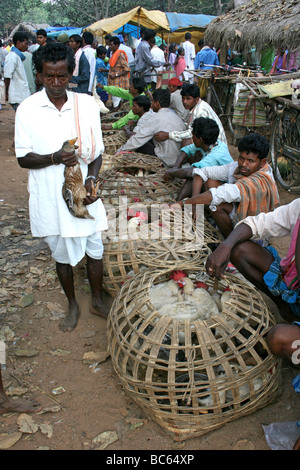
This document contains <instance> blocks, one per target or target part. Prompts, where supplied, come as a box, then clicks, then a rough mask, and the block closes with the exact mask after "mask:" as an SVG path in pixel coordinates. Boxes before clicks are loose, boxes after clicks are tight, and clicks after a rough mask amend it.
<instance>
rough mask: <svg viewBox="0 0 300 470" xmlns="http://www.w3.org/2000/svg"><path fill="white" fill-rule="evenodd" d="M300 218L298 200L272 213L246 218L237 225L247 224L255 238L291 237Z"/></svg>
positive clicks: (299, 203)
mask: <svg viewBox="0 0 300 470" xmlns="http://www.w3.org/2000/svg"><path fill="white" fill-rule="evenodd" d="M299 217H300V198H297V199H295V200H294V201H292V202H290V203H289V204H285V205H284V206H280V207H277V209H275V210H274V211H272V212H268V213H266V214H265V213H264V212H262V213H261V214H259V215H256V216H249V217H246V218H245V219H243V220H242V221H240V222H239V223H238V224H237V225H239V224H241V223H243V224H247V225H248V226H249V227H250V228H251V230H252V237H253V238H262V239H265V238H270V237H285V236H287V235H291V233H292V231H293V229H294V227H295V225H296V222H297V221H298V219H299Z"/></svg>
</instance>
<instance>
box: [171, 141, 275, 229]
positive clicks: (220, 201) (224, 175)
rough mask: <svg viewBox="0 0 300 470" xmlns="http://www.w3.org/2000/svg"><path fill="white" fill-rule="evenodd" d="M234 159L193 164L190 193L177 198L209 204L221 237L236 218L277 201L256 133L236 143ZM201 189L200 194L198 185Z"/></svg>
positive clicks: (264, 150)
mask: <svg viewBox="0 0 300 470" xmlns="http://www.w3.org/2000/svg"><path fill="white" fill-rule="evenodd" d="M238 149H239V152H240V156H239V158H238V161H236V162H232V163H228V164H227V165H221V166H213V167H205V168H195V169H194V171H193V177H194V178H193V191H192V194H193V196H192V197H191V198H187V199H185V200H182V201H180V202H179V205H180V206H183V205H184V204H204V205H207V206H209V208H210V210H211V213H212V217H213V219H214V221H215V223H216V224H217V225H218V227H219V229H220V231H221V232H222V234H223V236H224V237H227V236H228V235H229V234H230V232H232V230H233V227H234V226H235V225H236V223H237V222H238V221H240V220H243V219H245V218H246V217H247V216H249V215H252V216H253V215H257V214H259V213H260V212H270V211H272V210H274V209H275V208H276V207H277V206H278V205H279V197H278V191H277V186H276V183H275V181H274V177H273V173H272V170H271V167H270V166H269V165H268V163H267V155H268V152H269V144H268V141H267V139H266V138H265V137H263V136H261V135H259V134H249V135H247V136H246V137H244V138H243V139H242V140H241V141H240V142H239V145H238ZM204 184H205V186H204V190H205V191H204V192H203V193H202V194H200V193H201V191H202V187H203V185H204Z"/></svg>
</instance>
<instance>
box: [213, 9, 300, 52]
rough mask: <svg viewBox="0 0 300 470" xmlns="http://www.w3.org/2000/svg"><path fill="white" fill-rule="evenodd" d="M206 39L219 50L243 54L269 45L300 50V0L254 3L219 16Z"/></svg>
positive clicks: (260, 49)
mask: <svg viewBox="0 0 300 470" xmlns="http://www.w3.org/2000/svg"><path fill="white" fill-rule="evenodd" d="M205 39H206V40H208V41H212V42H213V43H214V45H215V46H216V47H221V46H226V45H227V42H228V41H230V44H231V47H233V48H234V49H236V50H239V51H240V52H243V51H245V50H247V49H249V48H251V47H256V49H257V50H258V51H262V50H263V49H264V48H265V47H266V46H268V45H273V46H274V48H277V47H283V48H288V49H289V50H296V49H298V48H299V47H300V2H299V0H251V1H249V2H247V3H246V4H244V5H242V6H240V7H238V8H235V9H234V10H231V11H230V12H229V13H227V14H225V15H222V16H218V17H217V18H216V19H215V20H213V21H212V22H211V23H210V24H209V25H208V27H207V29H206V32H205Z"/></svg>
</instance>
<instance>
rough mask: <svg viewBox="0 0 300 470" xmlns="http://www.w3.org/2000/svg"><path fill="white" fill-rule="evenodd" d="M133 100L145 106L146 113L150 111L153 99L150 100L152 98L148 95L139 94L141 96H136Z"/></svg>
mask: <svg viewBox="0 0 300 470" xmlns="http://www.w3.org/2000/svg"><path fill="white" fill-rule="evenodd" d="M133 101H134V102H135V103H136V104H138V105H139V106H140V107H141V108H143V110H144V111H145V113H146V112H147V111H149V109H150V107H151V101H150V98H148V96H145V95H139V96H136V97H135V98H133Z"/></svg>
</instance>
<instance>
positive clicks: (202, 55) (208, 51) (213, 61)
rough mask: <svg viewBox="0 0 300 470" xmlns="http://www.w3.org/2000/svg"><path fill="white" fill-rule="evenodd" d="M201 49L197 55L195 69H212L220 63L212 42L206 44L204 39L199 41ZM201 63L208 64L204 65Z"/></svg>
mask: <svg viewBox="0 0 300 470" xmlns="http://www.w3.org/2000/svg"><path fill="white" fill-rule="evenodd" d="M198 46H199V47H200V51H199V52H198V53H197V55H196V57H195V62H194V65H195V70H210V69H212V68H213V66H214V65H220V62H219V57H218V54H217V53H216V52H215V51H214V50H213V49H212V47H211V44H208V45H204V41H203V39H200V41H199V42H198ZM201 63H203V64H206V65H202V66H201Z"/></svg>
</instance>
